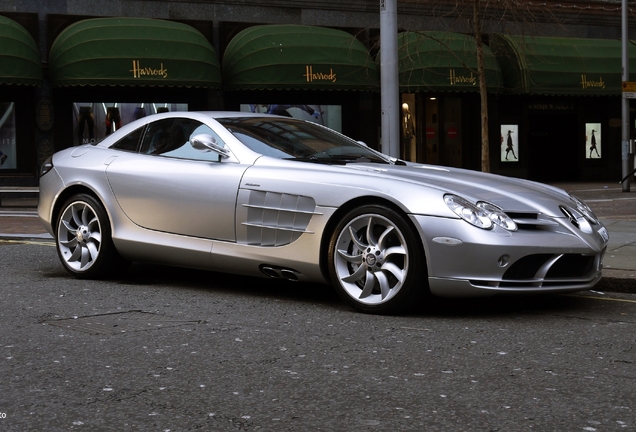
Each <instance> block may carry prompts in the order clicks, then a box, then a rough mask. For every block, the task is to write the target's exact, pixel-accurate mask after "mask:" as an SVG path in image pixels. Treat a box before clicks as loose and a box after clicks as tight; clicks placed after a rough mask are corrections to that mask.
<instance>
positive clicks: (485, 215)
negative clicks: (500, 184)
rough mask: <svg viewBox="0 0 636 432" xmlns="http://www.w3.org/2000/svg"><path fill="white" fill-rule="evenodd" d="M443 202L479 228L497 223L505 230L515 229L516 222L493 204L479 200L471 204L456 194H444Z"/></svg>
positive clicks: (490, 226) (489, 227)
mask: <svg viewBox="0 0 636 432" xmlns="http://www.w3.org/2000/svg"><path fill="white" fill-rule="evenodd" d="M444 202H445V203H446V205H447V206H448V208H450V209H451V210H452V211H453V212H454V213H455V214H456V215H457V216H459V217H460V218H462V219H463V220H465V221H466V222H468V223H469V224H471V225H474V226H476V227H477V228H481V229H491V228H492V227H493V226H495V225H497V226H499V227H501V228H503V229H505V230H507V231H516V230H517V224H516V223H515V222H514V221H513V220H512V219H511V218H510V217H509V216H508V215H507V214H506V213H504V212H503V210H501V209H500V208H499V207H497V206H496V205H494V204H491V203H488V202H485V201H479V202H478V203H477V204H473V203H471V202H470V201H468V200H466V199H464V198H462V197H459V196H457V195H451V194H447V195H444Z"/></svg>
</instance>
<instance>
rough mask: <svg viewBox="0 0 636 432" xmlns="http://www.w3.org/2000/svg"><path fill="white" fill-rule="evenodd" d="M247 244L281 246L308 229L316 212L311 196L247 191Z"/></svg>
mask: <svg viewBox="0 0 636 432" xmlns="http://www.w3.org/2000/svg"><path fill="white" fill-rule="evenodd" d="M243 206H244V207H247V220H246V222H243V225H245V226H246V227H247V243H248V244H250V245H258V246H284V245H287V244H290V243H292V242H294V241H296V240H297V239H298V238H299V237H300V236H301V235H302V234H303V233H310V234H313V233H312V232H310V231H307V227H308V226H309V222H310V221H311V218H312V216H313V215H315V214H321V213H316V212H315V210H316V202H315V201H314V199H313V198H310V197H306V196H302V195H291V194H284V193H277V192H263V191H250V192H249V199H248V202H247V204H243Z"/></svg>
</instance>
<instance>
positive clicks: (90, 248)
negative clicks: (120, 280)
mask: <svg viewBox="0 0 636 432" xmlns="http://www.w3.org/2000/svg"><path fill="white" fill-rule="evenodd" d="M55 241H56V245H57V252H58V256H59V257H60V261H62V264H63V265H64V267H65V268H66V270H67V271H68V272H69V273H71V274H72V275H74V276H75V277H78V278H82V279H98V278H104V277H108V276H112V275H114V274H116V273H118V272H120V271H122V270H124V269H125V268H127V265H128V264H129V263H128V262H127V261H125V260H124V259H123V258H121V256H120V255H119V253H118V252H117V250H116V249H115V246H114V244H113V241H112V238H111V230H110V224H109V222H108V217H107V215H106V211H105V210H104V207H103V206H102V205H101V203H99V202H98V201H97V200H96V199H95V198H93V197H92V196H90V195H87V194H78V195H75V196H73V197H71V198H70V199H69V200H68V201H66V203H65V204H64V206H63V207H62V212H61V213H60V217H59V219H58V222H57V229H56V236H55Z"/></svg>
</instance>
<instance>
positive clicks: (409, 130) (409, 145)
mask: <svg viewBox="0 0 636 432" xmlns="http://www.w3.org/2000/svg"><path fill="white" fill-rule="evenodd" d="M402 139H403V142H404V153H405V154H406V155H408V156H407V158H408V160H410V161H412V162H415V160H416V157H417V156H416V154H415V120H414V119H413V116H412V115H411V111H410V109H409V104H407V103H403V104H402Z"/></svg>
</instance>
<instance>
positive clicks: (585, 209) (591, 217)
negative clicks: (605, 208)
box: [570, 195, 601, 225]
mask: <svg viewBox="0 0 636 432" xmlns="http://www.w3.org/2000/svg"><path fill="white" fill-rule="evenodd" d="M570 199H571V200H572V202H573V203H574V204H575V205H576V209H577V210H578V211H579V212H580V213H581V214H583V216H585V218H586V219H587V220H588V222H590V223H591V224H593V225H598V224H600V223H601V222H600V221H599V220H598V218H597V217H596V215H595V214H594V212H593V211H592V209H591V208H590V207H589V206H588V205H587V204H585V203H584V202H583V201H581V200H580V199H578V198H577V197H575V196H573V195H570Z"/></svg>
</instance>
